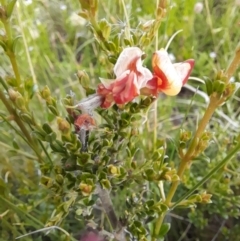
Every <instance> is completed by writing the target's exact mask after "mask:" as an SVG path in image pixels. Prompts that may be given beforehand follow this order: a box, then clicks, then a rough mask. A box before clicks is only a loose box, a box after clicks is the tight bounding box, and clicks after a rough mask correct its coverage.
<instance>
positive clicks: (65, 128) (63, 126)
mask: <svg viewBox="0 0 240 241" xmlns="http://www.w3.org/2000/svg"><path fill="white" fill-rule="evenodd" d="M57 124H58V129H59V130H60V131H61V132H62V134H64V135H66V134H68V133H69V132H70V129H71V126H70V124H69V122H68V121H67V120H65V119H63V118H61V117H57Z"/></svg>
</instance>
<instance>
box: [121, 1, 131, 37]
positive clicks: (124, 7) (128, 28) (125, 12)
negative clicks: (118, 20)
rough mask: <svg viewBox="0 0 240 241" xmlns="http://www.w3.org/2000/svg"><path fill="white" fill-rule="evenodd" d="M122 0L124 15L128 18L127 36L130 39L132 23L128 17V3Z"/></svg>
mask: <svg viewBox="0 0 240 241" xmlns="http://www.w3.org/2000/svg"><path fill="white" fill-rule="evenodd" d="M121 1H122V5H123V11H124V15H125V19H126V25H127V26H126V37H127V38H128V39H130V23H129V18H128V13H127V9H126V5H125V3H124V0H121Z"/></svg>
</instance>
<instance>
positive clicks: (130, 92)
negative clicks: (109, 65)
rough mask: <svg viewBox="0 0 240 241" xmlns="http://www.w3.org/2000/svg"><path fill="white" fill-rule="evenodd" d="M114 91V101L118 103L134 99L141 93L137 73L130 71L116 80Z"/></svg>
mask: <svg viewBox="0 0 240 241" xmlns="http://www.w3.org/2000/svg"><path fill="white" fill-rule="evenodd" d="M112 93H113V98H114V101H115V102H116V103H117V104H125V103H127V102H129V101H132V100H133V99H134V98H135V97H136V96H138V95H139V94H140V92H139V88H138V84H137V76H136V74H135V73H134V72H130V74H127V75H125V76H124V77H122V78H121V79H120V80H118V81H115V82H114V87H113V89H112Z"/></svg>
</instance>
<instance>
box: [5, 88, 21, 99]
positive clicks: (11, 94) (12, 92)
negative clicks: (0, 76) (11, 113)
mask: <svg viewBox="0 0 240 241" xmlns="http://www.w3.org/2000/svg"><path fill="white" fill-rule="evenodd" d="M8 96H9V98H10V100H12V101H15V100H16V99H17V98H18V97H20V96H21V94H20V93H19V92H18V91H15V90H14V89H12V88H11V89H8Z"/></svg>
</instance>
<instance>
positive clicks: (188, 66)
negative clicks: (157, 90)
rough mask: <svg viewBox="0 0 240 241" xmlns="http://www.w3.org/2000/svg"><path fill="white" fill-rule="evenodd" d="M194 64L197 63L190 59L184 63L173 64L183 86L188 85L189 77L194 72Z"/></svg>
mask: <svg viewBox="0 0 240 241" xmlns="http://www.w3.org/2000/svg"><path fill="white" fill-rule="evenodd" d="M194 63H195V61H194V59H189V60H186V61H184V62H182V63H177V64H173V66H174V68H175V70H176V71H177V73H178V75H179V76H180V78H181V81H182V83H183V85H184V84H186V82H187V80H188V78H189V75H190V74H191V72H192V69H193V66H194Z"/></svg>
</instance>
